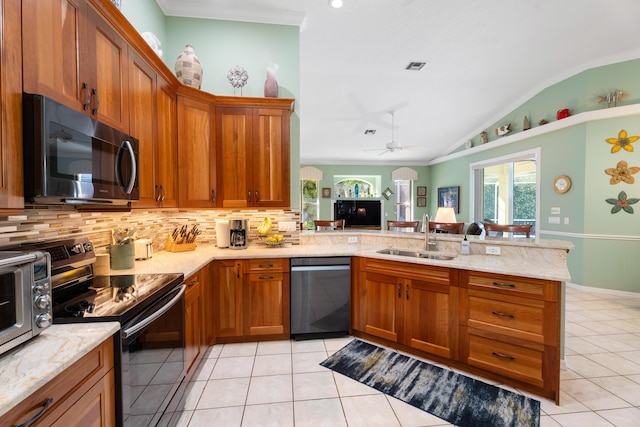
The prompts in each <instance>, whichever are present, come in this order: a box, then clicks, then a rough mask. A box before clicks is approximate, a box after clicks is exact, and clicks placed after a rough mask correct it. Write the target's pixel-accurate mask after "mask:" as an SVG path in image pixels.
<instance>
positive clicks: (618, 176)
mask: <svg viewBox="0 0 640 427" xmlns="http://www.w3.org/2000/svg"><path fill="white" fill-rule="evenodd" d="M604 172H605V173H606V174H607V175H611V180H609V182H610V183H611V185H616V184H619V183H620V182H621V181H624V182H626V183H627V184H633V183H634V182H635V178H634V177H633V176H632V175H633V174H634V173H638V172H640V167H638V166H631V167H629V165H628V164H627V162H625V161H624V160H620V161H619V162H618V165H617V166H616V167H615V168H608V169H605V170H604Z"/></svg>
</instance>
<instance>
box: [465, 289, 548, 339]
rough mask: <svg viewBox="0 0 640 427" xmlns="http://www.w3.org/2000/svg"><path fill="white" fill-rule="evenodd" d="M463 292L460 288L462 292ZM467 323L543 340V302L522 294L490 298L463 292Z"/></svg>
mask: <svg viewBox="0 0 640 427" xmlns="http://www.w3.org/2000/svg"><path fill="white" fill-rule="evenodd" d="M464 294H465V292H463V295H464ZM466 303H467V304H468V317H467V326H470V327H475V328H479V329H485V330H488V331H494V332H498V333H501V334H505V335H509V336H513V337H516V338H522V339H526V340H530V341H534V342H539V343H543V342H544V322H545V319H544V314H545V302H544V301H538V300H526V299H523V298H519V299H516V298H510V299H509V301H505V298H504V297H502V298H501V299H493V298H487V297H486V296H485V295H484V294H483V293H481V292H476V293H473V292H470V293H469V294H467V295H466Z"/></svg>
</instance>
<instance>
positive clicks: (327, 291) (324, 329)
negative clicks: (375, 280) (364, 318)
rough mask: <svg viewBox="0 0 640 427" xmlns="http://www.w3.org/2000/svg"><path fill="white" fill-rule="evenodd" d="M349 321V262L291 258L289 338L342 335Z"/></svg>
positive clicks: (345, 332) (338, 258)
mask: <svg viewBox="0 0 640 427" xmlns="http://www.w3.org/2000/svg"><path fill="white" fill-rule="evenodd" d="M350 321H351V258H350V257H321V258H292V259H291V337H292V338H295V339H298V340H299V339H309V338H320V337H334V336H340V335H346V334H348V333H349V325H350Z"/></svg>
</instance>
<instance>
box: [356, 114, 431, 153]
mask: <svg viewBox="0 0 640 427" xmlns="http://www.w3.org/2000/svg"><path fill="white" fill-rule="evenodd" d="M389 114H391V142H387V143H386V144H385V148H373V149H370V150H365V151H382V152H381V153H380V154H378V156H381V155H383V154H384V153H396V152H398V151H404V150H420V149H421V148H422V147H421V146H420V145H401V144H400V143H399V142H397V141H396V140H395V139H394V138H393V133H394V130H395V111H393V110H392V111H389Z"/></svg>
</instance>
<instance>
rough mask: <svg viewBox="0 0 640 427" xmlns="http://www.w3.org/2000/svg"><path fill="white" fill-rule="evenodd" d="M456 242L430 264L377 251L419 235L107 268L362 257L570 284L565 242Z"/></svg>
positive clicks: (200, 249)
mask: <svg viewBox="0 0 640 427" xmlns="http://www.w3.org/2000/svg"><path fill="white" fill-rule="evenodd" d="M350 237H351V238H354V237H356V238H357V242H355V243H348V241H349V238H350ZM473 237H475V236H473ZM461 239H462V236H454V237H438V253H440V254H450V255H454V256H455V258H454V259H452V260H435V259H424V258H409V257H401V256H396V255H383V254H379V253H377V252H376V251H378V250H380V249H384V248H389V247H394V248H396V249H397V248H403V249H412V250H420V249H424V234H420V233H388V232H386V233H385V232H382V233H380V232H378V233H366V232H365V233H363V232H353V233H302V234H301V236H300V241H301V244H299V245H293V244H290V243H285V245H284V246H282V247H276V248H270V247H267V246H265V245H264V244H261V243H260V242H253V241H252V242H251V243H250V244H249V246H248V247H247V248H246V249H228V248H218V247H216V246H215V245H198V246H197V248H196V249H195V250H194V251H186V252H167V251H159V252H156V253H154V255H153V258H151V259H148V260H143V261H136V262H135V267H134V268H132V269H127V270H111V274H152V273H175V272H179V273H183V274H184V275H185V277H188V276H190V275H191V274H194V273H196V272H197V271H198V270H199V269H201V268H202V267H205V266H206V265H207V264H208V263H210V262H211V261H213V260H219V259H248V258H295V257H312V256H363V257H371V258H380V259H389V260H395V261H404V262H410V263H415V264H424V265H438V266H444V267H451V268H458V269H463V270H475V271H484V272H489V273H499V274H511V275H516V276H524V277H531V278H538V279H548V280H557V281H569V280H571V276H570V274H569V271H568V269H567V265H566V255H567V252H568V251H569V250H570V249H571V248H573V245H572V244H571V243H570V242H565V241H558V240H538V241H537V242H536V241H533V240H532V239H515V240H510V239H486V240H478V239H474V238H471V237H470V239H469V240H470V242H471V254H470V255H460V254H459V247H460V241H461ZM486 246H499V247H500V248H501V255H498V256H496V255H486V254H485V253H484V252H485V247H486Z"/></svg>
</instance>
